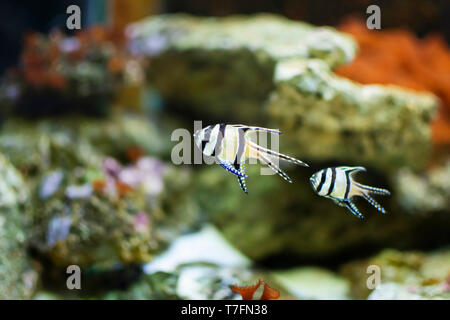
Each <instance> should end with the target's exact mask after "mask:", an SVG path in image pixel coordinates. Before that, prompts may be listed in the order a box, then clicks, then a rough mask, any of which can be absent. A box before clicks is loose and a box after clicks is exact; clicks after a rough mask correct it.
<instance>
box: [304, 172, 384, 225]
mask: <svg viewBox="0 0 450 320" xmlns="http://www.w3.org/2000/svg"><path fill="white" fill-rule="evenodd" d="M358 171H366V169H365V168H364V167H334V168H326V169H322V170H320V171H317V172H316V173H314V174H313V175H312V176H311V178H310V179H309V181H310V182H311V185H312V187H313V189H314V191H315V192H316V193H317V194H318V195H319V196H322V197H325V198H329V199H332V200H333V201H334V202H335V203H336V204H338V205H340V206H343V207H347V209H349V210H350V212H351V213H353V214H354V215H355V216H357V217H358V218H360V219H363V218H364V216H363V215H362V214H361V213H360V212H359V211H358V208H357V207H356V206H355V204H354V203H353V202H352V201H353V200H354V198H355V197H357V196H359V197H363V198H364V199H366V200H367V201H368V202H369V203H370V204H371V205H372V206H374V207H375V208H376V209H377V210H378V211H380V212H381V213H383V214H384V213H386V210H385V209H384V208H383V207H382V206H380V205H379V204H378V203H377V202H376V201H375V200H374V199H373V198H372V197H371V196H370V194H371V193H374V194H380V195H390V192H389V191H388V190H386V189H381V188H374V187H369V186H366V185H363V184H360V183H358V182H356V181H354V180H353V174H354V173H355V172H358Z"/></svg>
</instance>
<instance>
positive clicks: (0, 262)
mask: <svg viewBox="0 0 450 320" xmlns="http://www.w3.org/2000/svg"><path fill="white" fill-rule="evenodd" d="M28 196H29V195H28V189H27V186H26V185H25V183H24V181H23V180H22V177H21V175H20V173H19V172H18V171H17V170H16V169H15V168H14V167H13V166H12V165H11V163H9V162H8V160H6V159H5V157H4V156H3V155H0V288H1V290H0V300H4V299H29V298H31V296H32V295H33V293H34V290H35V289H36V284H37V278H38V277H37V273H36V272H35V271H34V270H33V269H32V268H31V267H30V264H29V261H28V258H27V254H26V242H27V232H28V231H27V230H28V229H27V228H28V227H29V224H30V217H29V216H28V215H27V210H26V208H25V207H26V205H27V204H26V203H27V201H28V199H29V198H28Z"/></svg>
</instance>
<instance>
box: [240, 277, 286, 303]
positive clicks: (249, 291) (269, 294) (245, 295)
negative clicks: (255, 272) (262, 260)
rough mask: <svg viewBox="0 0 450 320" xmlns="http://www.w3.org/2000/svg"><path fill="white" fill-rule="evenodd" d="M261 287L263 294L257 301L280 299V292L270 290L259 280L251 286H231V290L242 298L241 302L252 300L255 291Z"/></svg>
mask: <svg viewBox="0 0 450 320" xmlns="http://www.w3.org/2000/svg"><path fill="white" fill-rule="evenodd" d="M261 285H263V286H264V289H263V293H262V295H261V297H260V298H259V300H276V299H278V298H279V297H280V292H279V291H277V290H275V289H273V288H271V287H270V286H269V285H268V284H267V283H265V282H264V281H262V280H261V279H260V280H259V281H258V282H257V283H256V284H255V285H253V286H245V287H238V286H231V290H232V291H234V292H236V293H239V294H240V295H241V296H242V300H253V298H254V295H255V292H256V290H258V288H260V286H261Z"/></svg>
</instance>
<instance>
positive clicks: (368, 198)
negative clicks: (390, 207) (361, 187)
mask: <svg viewBox="0 0 450 320" xmlns="http://www.w3.org/2000/svg"><path fill="white" fill-rule="evenodd" d="M362 196H363V198H364V199H366V200H367V202H369V203H370V204H371V205H372V206H374V207H375V208H376V209H377V210H378V211H380V212H381V213H382V214H385V213H386V210H385V209H384V208H383V207H382V206H380V205H379V204H378V202H376V201H375V200H374V199H373V198H372V197H371V196H369V194H368V193H367V192H363V193H362Z"/></svg>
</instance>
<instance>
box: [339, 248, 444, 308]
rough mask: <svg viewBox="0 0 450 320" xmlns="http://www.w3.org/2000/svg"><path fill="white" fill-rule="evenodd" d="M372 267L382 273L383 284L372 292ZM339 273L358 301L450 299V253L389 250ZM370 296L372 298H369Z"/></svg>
mask: <svg viewBox="0 0 450 320" xmlns="http://www.w3.org/2000/svg"><path fill="white" fill-rule="evenodd" d="M369 266H376V267H378V268H379V270H380V276H381V279H380V280H381V283H380V284H379V286H377V287H376V288H375V289H374V290H373V291H372V290H370V289H368V287H367V279H368V277H369V276H371V275H372V274H373V272H368V271H367V270H368V267H369ZM340 273H341V274H342V275H343V276H344V277H346V278H348V279H349V280H350V283H351V291H352V295H353V296H354V297H355V298H359V299H362V298H366V297H368V296H369V299H433V298H435V299H439V298H441V299H442V298H445V299H449V298H450V250H449V249H448V248H447V249H442V250H438V251H434V252H431V253H423V252H418V251H405V252H401V251H396V250H392V249H386V250H384V251H382V252H381V253H379V254H378V255H376V256H374V257H372V258H369V259H366V260H359V261H354V262H350V263H347V264H345V265H343V266H342V267H341V271H340ZM369 294H370V295H369Z"/></svg>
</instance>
